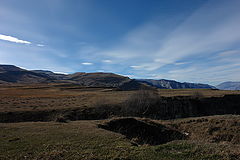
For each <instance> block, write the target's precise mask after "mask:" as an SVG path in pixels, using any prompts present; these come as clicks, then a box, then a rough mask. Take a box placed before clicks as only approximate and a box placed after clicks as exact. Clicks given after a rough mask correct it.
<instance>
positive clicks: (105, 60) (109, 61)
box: [102, 59, 112, 63]
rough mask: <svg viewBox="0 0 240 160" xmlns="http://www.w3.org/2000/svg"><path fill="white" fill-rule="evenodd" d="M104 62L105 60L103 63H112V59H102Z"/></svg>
mask: <svg viewBox="0 0 240 160" xmlns="http://www.w3.org/2000/svg"><path fill="white" fill-rule="evenodd" d="M102 62H103V63H112V60H110V59H104V60H102Z"/></svg>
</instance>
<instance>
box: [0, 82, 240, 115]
mask: <svg viewBox="0 0 240 160" xmlns="http://www.w3.org/2000/svg"><path fill="white" fill-rule="evenodd" d="M136 92H137V91H117V90H115V89H111V88H86V87H80V86H77V85H72V84H39V85H17V86H13V85H12V86H6V85H5V86H0V112H7V111H32V110H48V109H63V108H84V107H91V106H94V105H95V104H96V103H108V104H118V103H121V102H124V101H125V100H126V99H127V98H128V97H129V96H131V95H132V94H134V93H136ZM158 94H159V96H165V97H172V96H202V97H220V96H224V95H228V94H240V91H223V90H210V89H173V90H170V89H159V90H158Z"/></svg>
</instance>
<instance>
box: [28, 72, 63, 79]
mask: <svg viewBox="0 0 240 160" xmlns="http://www.w3.org/2000/svg"><path fill="white" fill-rule="evenodd" d="M31 72H34V73H38V74H43V75H48V76H49V77H51V78H52V79H55V80H64V79H67V75H66V74H59V73H54V72H52V71H46V70H31Z"/></svg>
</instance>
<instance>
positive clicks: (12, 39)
mask: <svg viewBox="0 0 240 160" xmlns="http://www.w3.org/2000/svg"><path fill="white" fill-rule="evenodd" d="M0 40H3V41H9V42H14V43H21V44H31V42H29V41H25V40H21V39H18V38H16V37H12V36H7V35H3V34H0Z"/></svg>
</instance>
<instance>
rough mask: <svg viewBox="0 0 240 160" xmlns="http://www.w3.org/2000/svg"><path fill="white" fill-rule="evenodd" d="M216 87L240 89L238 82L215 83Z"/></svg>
mask: <svg viewBox="0 0 240 160" xmlns="http://www.w3.org/2000/svg"><path fill="white" fill-rule="evenodd" d="M217 88H218V89H222V90H240V82H223V83H221V84H219V85H217Z"/></svg>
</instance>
